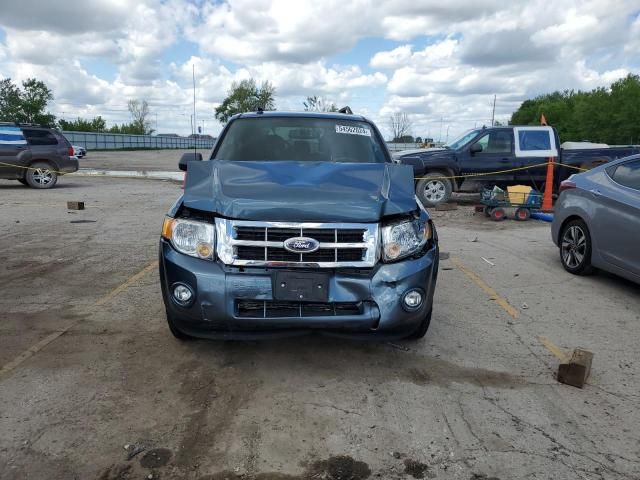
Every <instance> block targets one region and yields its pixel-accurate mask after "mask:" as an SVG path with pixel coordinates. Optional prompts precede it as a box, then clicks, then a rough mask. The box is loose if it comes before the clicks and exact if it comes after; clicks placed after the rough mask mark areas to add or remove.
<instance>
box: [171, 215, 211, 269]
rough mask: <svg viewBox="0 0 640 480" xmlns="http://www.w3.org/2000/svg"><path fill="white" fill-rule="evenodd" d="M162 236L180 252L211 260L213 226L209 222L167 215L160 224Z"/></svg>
mask: <svg viewBox="0 0 640 480" xmlns="http://www.w3.org/2000/svg"><path fill="white" fill-rule="evenodd" d="M162 236H163V237H164V238H165V239H167V240H169V241H170V242H171V244H172V245H173V247H174V248H175V249H176V250H177V251H179V252H180V253H184V254H185V255H191V256H192V257H197V258H204V259H207V260H213V252H214V248H215V227H214V225H213V224H211V223H205V222H197V221H195V220H185V219H182V218H169V217H167V218H165V219H164V224H163V225H162Z"/></svg>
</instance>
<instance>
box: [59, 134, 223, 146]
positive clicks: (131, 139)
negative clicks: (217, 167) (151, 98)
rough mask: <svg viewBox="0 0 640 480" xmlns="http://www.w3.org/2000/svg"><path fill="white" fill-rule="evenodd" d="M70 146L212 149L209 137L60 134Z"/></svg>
mask: <svg viewBox="0 0 640 480" xmlns="http://www.w3.org/2000/svg"><path fill="white" fill-rule="evenodd" d="M62 133H63V134H64V136H65V137H66V138H67V140H69V142H71V144H72V145H79V146H81V147H84V148H86V149H87V150H125V149H126V150H129V149H130V150H135V149H155V150H160V149H189V148H201V149H207V148H211V147H213V144H214V142H215V139H214V138H210V137H202V136H199V137H173V136H166V137H165V136H160V135H125V134H119V133H92V132H62Z"/></svg>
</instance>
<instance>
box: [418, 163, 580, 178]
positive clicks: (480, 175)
mask: <svg viewBox="0 0 640 480" xmlns="http://www.w3.org/2000/svg"><path fill="white" fill-rule="evenodd" d="M547 165H549V163H548V162H544V163H536V164H535V165H527V166H526V167H517V168H509V169H507V170H497V171H495V172H482V173H467V174H465V175H451V176H447V177H424V176H422V177H415V179H416V180H422V179H424V178H429V179H430V180H452V179H455V178H469V177H486V176H489V175H499V174H501V173H510V172H519V171H522V170H529V169H530V168H538V167H546V166H547ZM553 166H554V167H566V168H572V169H574V170H579V171H581V172H586V171H588V170H589V169H588V168H581V167H574V166H573V165H567V164H566V163H558V162H553Z"/></svg>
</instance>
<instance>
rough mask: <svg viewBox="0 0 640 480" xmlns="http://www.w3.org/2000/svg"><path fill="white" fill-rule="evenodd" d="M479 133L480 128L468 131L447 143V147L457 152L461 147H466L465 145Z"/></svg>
mask: <svg viewBox="0 0 640 480" xmlns="http://www.w3.org/2000/svg"><path fill="white" fill-rule="evenodd" d="M481 131H482V130H481V129H480V128H476V129H474V130H469V131H468V132H465V133H463V134H462V135H461V136H459V137H458V138H456V139H455V140H454V141H453V142H451V143H447V147H449V148H450V149H452V150H457V149H459V148H460V147H462V146H464V145H466V144H467V143H469V142H470V141H471V140H472V139H473V138H474V137H475V136H476V135H478V133H480V132H481Z"/></svg>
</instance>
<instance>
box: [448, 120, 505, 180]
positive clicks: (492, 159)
mask: <svg viewBox="0 0 640 480" xmlns="http://www.w3.org/2000/svg"><path fill="white" fill-rule="evenodd" d="M474 146H475V147H474ZM467 149H468V150H467V155H466V157H467V158H466V161H465V162H464V164H463V165H461V167H462V173H463V174H469V173H474V174H481V175H478V177H477V178H471V179H469V180H472V181H478V182H481V183H483V184H495V183H497V184H512V183H513V182H514V180H515V172H504V173H494V172H501V171H503V170H509V169H512V168H514V166H515V165H514V159H515V154H514V150H513V131H512V130H511V129H510V128H504V129H492V130H491V131H489V132H487V133H486V134H484V135H482V136H481V137H480V138H478V140H476V141H475V142H474V143H472V144H471V145H469V146H468V147H467ZM474 150H479V151H474Z"/></svg>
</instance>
